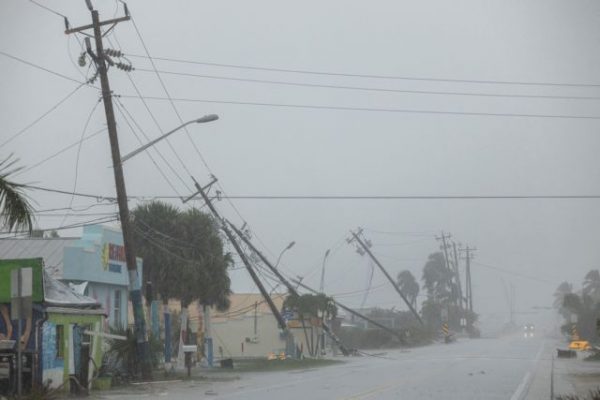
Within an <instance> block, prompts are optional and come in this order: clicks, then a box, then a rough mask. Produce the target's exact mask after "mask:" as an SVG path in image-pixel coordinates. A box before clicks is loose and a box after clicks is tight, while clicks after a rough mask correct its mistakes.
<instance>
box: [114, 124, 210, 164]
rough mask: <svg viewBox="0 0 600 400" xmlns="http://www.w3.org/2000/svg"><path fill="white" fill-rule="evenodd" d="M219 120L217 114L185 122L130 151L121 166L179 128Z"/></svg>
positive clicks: (122, 159) (122, 160)
mask: <svg viewBox="0 0 600 400" xmlns="http://www.w3.org/2000/svg"><path fill="white" fill-rule="evenodd" d="M218 119H219V116H218V115H217V114H209V115H205V116H204V117H202V118H198V119H193V120H191V121H188V122H186V123H185V124H183V125H180V126H178V127H177V128H175V129H173V130H172V131H169V132H167V133H165V134H164V135H162V136H160V137H158V138H156V139H154V140H153V141H151V142H148V143H146V144H145V145H143V146H142V147H140V148H139V149H137V150H134V151H132V152H131V153H129V154H126V155H125V156H123V157H121V164H123V163H124V162H125V161H127V160H129V159H130V158H131V157H133V156H135V155H137V154H139V153H141V152H142V151H144V150H146V149H147V148H148V147H151V146H154V145H155V144H156V143H158V142H160V141H161V140H163V139H165V138H166V137H167V136H169V135H171V134H173V133H175V132H177V131H178V130H180V129H181V128H184V127H186V126H188V125H190V124H194V123H195V124H202V123H205V122H212V121H216V120H218Z"/></svg>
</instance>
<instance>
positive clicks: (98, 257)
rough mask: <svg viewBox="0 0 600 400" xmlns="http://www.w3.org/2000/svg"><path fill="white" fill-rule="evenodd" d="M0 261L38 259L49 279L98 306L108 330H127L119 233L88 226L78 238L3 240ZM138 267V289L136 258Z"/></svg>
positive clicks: (125, 277) (126, 281)
mask: <svg viewBox="0 0 600 400" xmlns="http://www.w3.org/2000/svg"><path fill="white" fill-rule="evenodd" d="M0 257H2V258H3V259H17V258H34V257H41V258H42V259H43V260H44V268H45V270H46V272H47V273H48V274H49V276H50V277H52V278H54V279H57V280H59V281H61V282H63V283H65V284H67V285H70V286H72V287H73V288H74V289H75V290H76V291H77V292H78V293H79V294H82V295H85V296H89V297H91V298H93V299H95V300H97V301H98V302H99V303H100V305H101V306H102V308H103V309H104V310H105V312H106V313H107V315H108V318H107V319H106V324H107V325H108V326H110V327H111V328H122V327H127V326H128V324H129V318H128V315H129V312H128V307H129V301H128V300H129V292H128V284H129V276H128V273H127V266H126V263H125V251H124V247H123V235H122V234H121V231H120V230H119V229H116V228H111V227H108V226H104V225H89V226H85V227H84V228H83V234H82V236H81V237H80V238H24V239H10V238H7V239H2V240H0ZM137 266H138V279H140V281H139V282H138V285H139V284H141V282H142V281H141V277H142V271H143V268H142V261H141V259H139V258H138V265H137ZM108 326H107V327H108Z"/></svg>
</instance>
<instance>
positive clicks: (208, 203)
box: [192, 178, 288, 332]
mask: <svg viewBox="0 0 600 400" xmlns="http://www.w3.org/2000/svg"><path fill="white" fill-rule="evenodd" d="M215 182H216V178H215ZM194 186H195V187H196V190H197V191H198V194H200V196H202V199H203V200H204V202H205V203H206V206H207V207H208V209H209V210H210V211H211V213H212V214H213V215H214V217H215V218H216V219H217V220H218V221H219V222H220V224H221V229H222V230H223V232H224V233H225V236H227V239H228V240H229V242H230V243H231V245H232V246H233V248H234V249H235V251H236V253H238V255H239V256H240V258H241V259H242V262H243V263H244V266H245V267H246V270H247V271H248V273H249V274H250V277H251V278H252V280H253V281H254V283H255V284H256V286H257V287H258V290H259V291H260V293H261V294H262V296H263V298H264V299H265V301H266V302H267V304H268V305H269V308H270V309H271V312H272V313H273V316H274V317H275V319H276V320H277V324H278V325H279V328H280V329H281V330H282V331H284V332H288V329H287V324H286V323H285V321H284V319H283V317H282V316H281V313H280V312H279V310H278V309H277V307H276V306H275V303H273V299H272V298H271V296H269V292H267V289H265V287H264V285H263V284H262V282H261V281H260V279H259V278H258V275H257V274H256V272H255V271H254V268H253V267H252V265H251V264H250V261H249V260H248V258H247V257H246V254H244V252H243V251H242V248H241V247H240V245H239V243H238V242H237V240H236V239H235V237H234V236H233V234H232V233H231V231H230V230H229V228H228V227H227V224H226V223H225V221H223V220H222V219H221V216H220V215H219V212H218V211H217V209H216V208H215V206H214V205H213V204H212V202H211V200H210V199H209V198H208V196H207V195H206V193H205V192H204V189H203V188H202V186H200V185H199V184H198V182H196V181H195V180H194ZM192 197H193V196H192Z"/></svg>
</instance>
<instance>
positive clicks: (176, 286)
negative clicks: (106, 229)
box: [132, 201, 232, 356]
mask: <svg viewBox="0 0 600 400" xmlns="http://www.w3.org/2000/svg"><path fill="white" fill-rule="evenodd" d="M132 214H133V217H134V220H133V225H134V235H135V238H134V240H135V241H136V245H137V249H138V254H139V255H140V256H141V257H143V258H144V271H145V275H146V277H147V278H148V279H149V280H151V281H152V282H153V291H154V292H155V293H156V294H160V296H161V297H162V299H163V301H164V302H165V303H166V302H167V301H168V300H169V299H178V300H179V301H180V304H181V313H180V318H181V322H180V326H181V329H182V330H187V327H186V325H185V324H186V323H187V307H188V306H189V304H190V303H192V302H193V301H196V300H199V301H200V303H201V304H202V305H203V307H204V308H205V311H206V307H208V306H216V307H217V308H218V309H219V310H223V311H224V310H226V309H227V308H229V304H230V302H229V295H230V294H231V289H230V285H231V281H230V279H229V275H228V271H227V268H228V267H229V265H231V263H232V259H231V255H230V254H228V253H225V252H224V247H223V241H222V240H221V237H220V235H219V227H218V224H217V223H216V221H215V220H214V219H213V218H212V217H210V216H209V215H208V214H205V213H202V212H201V211H199V210H198V209H195V208H192V209H190V210H187V211H185V212H181V211H180V210H179V209H178V208H176V207H173V206H171V205H169V204H167V203H164V202H159V201H154V202H151V203H148V204H145V205H142V206H139V207H137V208H136V209H135V210H133V212H132ZM166 314H168V313H166ZM167 316H168V315H165V317H167ZM168 317H169V318H170V316H168ZM182 339H183V340H185V338H182ZM181 344H183V342H180V345H181ZM169 356H170V355H169Z"/></svg>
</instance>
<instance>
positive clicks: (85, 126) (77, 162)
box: [60, 99, 101, 225]
mask: <svg viewBox="0 0 600 400" xmlns="http://www.w3.org/2000/svg"><path fill="white" fill-rule="evenodd" d="M100 101H101V99H98V101H96V104H94V107H92V110H91V111H90V114H89V115H88V117H87V119H86V121H85V124H84V125H83V130H82V131H81V137H80V138H79V147H78V148H77V157H76V159H75V179H74V180H73V192H72V194H71V199H70V200H69V206H68V207H72V206H73V200H74V199H75V191H76V190H77V180H78V179H79V156H80V155H81V146H82V144H83V138H84V136H85V131H86V130H87V127H88V125H89V124H90V121H91V120H92V116H93V115H94V111H96V108H98V105H99V104H100ZM66 219H67V216H66V214H65V217H64V219H63V220H62V222H61V223H60V225H62V224H64V223H65V220H66Z"/></svg>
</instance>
